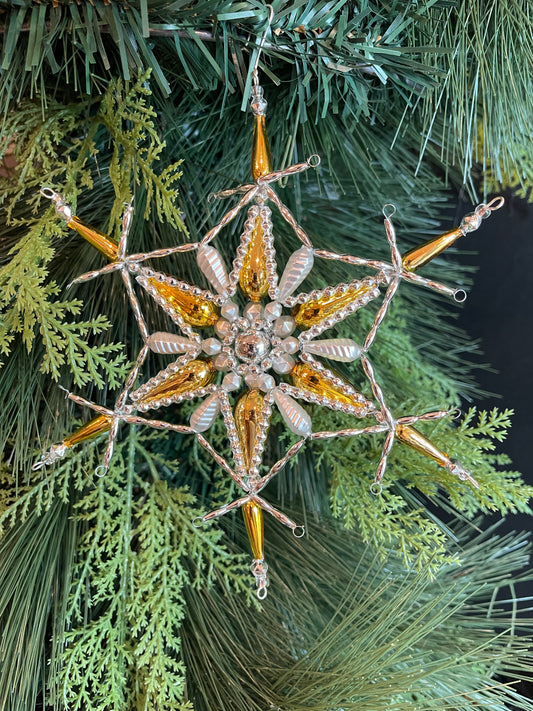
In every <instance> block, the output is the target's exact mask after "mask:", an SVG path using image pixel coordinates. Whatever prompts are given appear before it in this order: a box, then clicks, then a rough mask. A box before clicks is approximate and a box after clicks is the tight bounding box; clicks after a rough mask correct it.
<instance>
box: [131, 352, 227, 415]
mask: <svg viewBox="0 0 533 711" xmlns="http://www.w3.org/2000/svg"><path fill="white" fill-rule="evenodd" d="M216 372H217V371H216V369H215V367H214V365H213V364H212V363H211V362H210V361H206V360H191V362H190V363H187V365H184V366H183V367H182V368H180V369H179V370H178V371H176V372H175V373H173V374H172V375H169V376H168V377H167V378H165V380H164V381H163V382H162V383H159V384H158V385H154V387H153V388H152V389H151V390H150V391H149V392H147V393H145V394H144V395H143V396H142V397H141V398H140V399H139V403H141V404H143V405H145V404H148V403H152V404H153V406H154V407H157V402H158V400H161V399H162V398H166V397H172V396H174V395H184V394H186V393H187V394H188V393H192V392H194V391H195V390H198V388H205V386H206V385H209V383H210V382H211V381H212V380H213V378H214V377H215V374H216Z"/></svg>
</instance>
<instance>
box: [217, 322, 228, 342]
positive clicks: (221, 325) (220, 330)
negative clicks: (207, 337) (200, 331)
mask: <svg viewBox="0 0 533 711" xmlns="http://www.w3.org/2000/svg"><path fill="white" fill-rule="evenodd" d="M215 333H216V334H217V336H219V338H222V339H224V338H226V337H227V336H229V334H230V333H231V323H230V322H229V321H226V320H225V319H223V318H219V319H218V321H217V322H216V323H215Z"/></svg>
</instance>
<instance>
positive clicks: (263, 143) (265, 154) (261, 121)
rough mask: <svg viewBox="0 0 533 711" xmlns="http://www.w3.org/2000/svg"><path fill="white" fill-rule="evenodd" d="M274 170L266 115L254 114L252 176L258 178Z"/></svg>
mask: <svg viewBox="0 0 533 711" xmlns="http://www.w3.org/2000/svg"><path fill="white" fill-rule="evenodd" d="M271 172H272V155H271V153H270V144H269V142H268V136H267V132H266V124H265V117H264V116H261V115H256V116H254V139H253V144H252V178H253V179H254V180H258V179H259V178H262V177H263V175H267V174H268V173H271Z"/></svg>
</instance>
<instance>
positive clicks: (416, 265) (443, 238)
mask: <svg viewBox="0 0 533 711" xmlns="http://www.w3.org/2000/svg"><path fill="white" fill-rule="evenodd" d="M462 236H463V233H462V232H461V230H460V228H459V227H456V228H455V229H453V230H449V231H448V232H445V233H444V234H442V235H440V236H439V237H434V238H433V239H430V240H428V241H427V242H424V244H419V245H418V247H414V248H413V249H411V250H409V252H406V253H405V254H404V255H403V256H402V266H403V267H404V269H407V271H409V272H415V271H416V270H417V269H420V267H423V266H424V264H427V263H428V262H430V261H431V260H432V259H434V258H435V257H437V256H438V255H439V254H440V253H441V252H444V250H445V249H448V247H450V246H451V245H452V244H453V243H454V242H456V241H457V240H458V239H459V237H462Z"/></svg>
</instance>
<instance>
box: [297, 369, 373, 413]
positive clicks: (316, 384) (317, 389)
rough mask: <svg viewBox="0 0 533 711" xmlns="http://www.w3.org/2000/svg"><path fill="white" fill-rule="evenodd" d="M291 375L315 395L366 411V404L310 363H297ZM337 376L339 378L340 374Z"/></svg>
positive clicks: (298, 383) (300, 385) (302, 388)
mask: <svg viewBox="0 0 533 711" xmlns="http://www.w3.org/2000/svg"><path fill="white" fill-rule="evenodd" d="M290 377H291V378H292V382H293V383H294V385H296V387H297V388H300V389H301V390H307V391H308V392H310V393H313V394H314V395H318V396H320V397H327V398H329V399H330V400H334V401H335V402H338V403H340V404H343V405H350V406H351V407H355V408H357V409H358V410H359V409H360V410H361V411H365V412H366V409H367V407H366V404H363V403H361V402H359V400H357V399H356V398H355V397H353V396H351V395H349V394H347V393H344V392H343V391H342V385H340V386H339V385H335V383H334V382H333V380H332V379H331V378H330V377H329V376H327V375H325V374H324V373H321V372H320V371H319V370H316V369H315V368H313V367H312V366H311V365H309V363H297V364H296V365H295V366H294V368H293V369H292V370H291V372H290ZM336 377H337V378H338V377H339V376H336ZM341 380H342V378H341ZM343 382H344V384H345V385H348V386H350V384H349V383H347V382H346V381H343ZM350 387H351V386H350Z"/></svg>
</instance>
